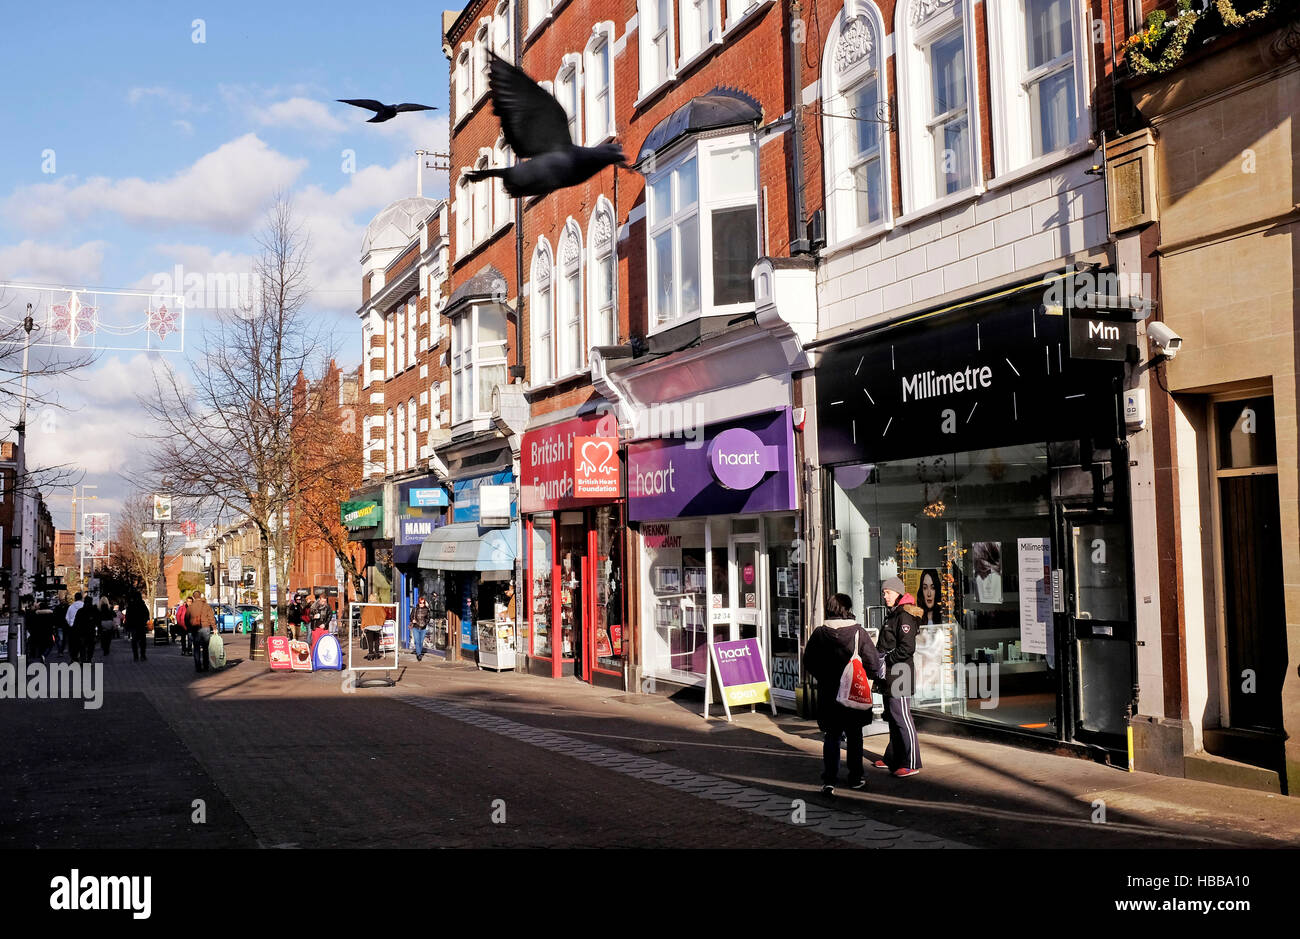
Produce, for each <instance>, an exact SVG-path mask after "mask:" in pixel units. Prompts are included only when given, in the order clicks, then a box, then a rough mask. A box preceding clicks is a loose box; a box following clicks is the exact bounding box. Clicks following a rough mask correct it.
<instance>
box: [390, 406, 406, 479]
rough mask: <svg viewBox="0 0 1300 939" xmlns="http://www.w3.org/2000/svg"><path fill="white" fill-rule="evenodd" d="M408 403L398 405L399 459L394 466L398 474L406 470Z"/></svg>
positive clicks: (397, 458) (395, 460)
mask: <svg viewBox="0 0 1300 939" xmlns="http://www.w3.org/2000/svg"><path fill="white" fill-rule="evenodd" d="M406 465H407V464H406V402H404V401H402V402H399V403H398V405H397V457H396V458H395V459H394V460H393V466H394V468H395V469H396V471H397V472H399V473H400V472H401V471H402V470H404V469H406Z"/></svg>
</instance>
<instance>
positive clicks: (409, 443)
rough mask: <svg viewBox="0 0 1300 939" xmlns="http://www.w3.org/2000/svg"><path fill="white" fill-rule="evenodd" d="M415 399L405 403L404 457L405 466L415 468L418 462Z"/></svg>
mask: <svg viewBox="0 0 1300 939" xmlns="http://www.w3.org/2000/svg"><path fill="white" fill-rule="evenodd" d="M415 415H416V410H415V398H411V400H410V401H407V402H406V457H407V460H409V462H408V463H407V466H417V465H419V462H420V450H419V444H418V442H417V441H418V437H417V430H418V428H417V427H416V417H415Z"/></svg>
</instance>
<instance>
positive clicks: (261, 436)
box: [141, 196, 325, 658]
mask: <svg viewBox="0 0 1300 939" xmlns="http://www.w3.org/2000/svg"><path fill="white" fill-rule="evenodd" d="M258 246H259V249H260V252H259V255H258V258H257V261H256V264H255V268H254V275H255V281H256V283H257V287H258V292H257V296H256V297H255V298H254V302H253V303H251V304H248V305H246V306H245V308H244V309H241V310H236V311H227V312H225V313H222V314H219V315H218V316H217V317H216V320H215V322H214V323H213V325H212V326H211V327H210V328H208V329H205V330H204V334H203V339H204V342H203V352H204V353H205V354H204V357H203V358H196V359H192V360H191V361H190V362H189V363H188V365H189V370H188V372H187V373H185V374H180V373H178V372H176V371H175V370H174V369H173V368H172V367H171V366H170V365H168V366H167V368H166V369H165V370H164V371H162V372H160V373H157V374H155V379H154V385H155V387H154V393H153V395H152V396H150V397H147V398H142V399H141V404H142V406H143V407H144V408H145V409H146V410H147V411H148V412H149V413H150V415H151V416H152V417H153V418H154V420H155V422H156V428H157V429H156V430H155V432H154V433H153V434H152V435H151V440H152V444H151V448H150V465H151V472H152V474H153V475H154V477H155V482H157V481H158V480H161V479H164V478H165V479H166V480H167V481H168V484H169V486H168V488H169V489H170V491H171V492H172V493H173V494H174V495H175V496H176V497H178V498H179V499H180V500H182V501H184V502H187V503H189V504H190V506H191V507H192V509H193V511H194V513H195V514H196V515H198V514H203V513H205V512H206V513H209V514H214V513H215V511H217V510H224V512H223V514H228V515H229V516H231V517H235V518H238V517H240V516H247V517H248V518H249V519H250V520H251V522H252V523H253V525H254V526H255V527H256V529H257V532H258V543H259V558H258V564H259V571H260V573H259V583H261V584H262V585H263V586H264V587H266V586H267V585H269V584H270V582H271V580H270V573H271V563H272V555H273V554H274V559H275V564H276V568H277V573H278V574H279V575H280V576H279V583H280V585H281V588H280V589H279V591H278V593H277V598H276V600H277V606H278V607H279V617H278V618H279V622H280V623H283V622H284V621H285V618H284V607H285V599H286V598H285V590H284V586H286V585H287V577H288V570H289V567H290V566H291V565H292V542H293V539H292V537H291V533H290V531H289V526H288V525H287V524H286V519H287V509H288V507H289V505H290V504H291V503H292V501H293V499H294V497H295V495H296V493H295V491H294V487H295V476H296V474H295V473H294V471H293V445H292V439H291V436H292V434H291V431H292V412H293V386H294V379H295V377H296V376H297V374H298V372H299V371H302V370H305V368H306V367H307V365H308V364H309V362H310V361H311V360H313V359H315V358H316V357H317V356H319V355H320V352H321V350H322V348H323V347H324V346H325V343H324V342H323V341H322V336H321V332H320V329H319V327H317V326H316V325H314V324H313V323H311V322H309V321H308V318H307V316H306V315H305V314H304V306H305V304H306V300H307V296H308V294H309V284H308V276H307V263H308V261H307V250H308V244H307V239H306V236H305V235H304V234H303V233H302V231H301V229H300V227H299V226H298V225H297V223H296V222H295V221H294V216H293V207H292V205H291V203H290V202H289V200H288V198H287V197H285V196H280V197H279V198H278V199H277V200H276V202H275V205H274V206H273V207H272V208H271V211H270V213H269V216H268V220H267V223H266V227H265V228H264V229H263V231H262V232H261V234H260V235H259V236H258ZM262 607H263V609H262V614H263V618H262V621H263V623H268V624H269V623H271V622H272V619H271V603H270V594H269V591H268V590H264V592H263V594H262ZM262 638H263V637H262V636H261V634H260V632H255V633H254V634H253V647H252V648H253V656H254V657H255V658H261V657H263V656H264V655H265V650H264V648H263V645H262Z"/></svg>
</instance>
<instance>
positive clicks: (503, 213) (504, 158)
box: [492, 136, 515, 229]
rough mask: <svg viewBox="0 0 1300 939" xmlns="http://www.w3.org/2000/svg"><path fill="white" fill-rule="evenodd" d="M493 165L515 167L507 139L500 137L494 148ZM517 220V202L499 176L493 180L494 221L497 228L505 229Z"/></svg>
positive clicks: (512, 153)
mask: <svg viewBox="0 0 1300 939" xmlns="http://www.w3.org/2000/svg"><path fill="white" fill-rule="evenodd" d="M492 161H493V164H494V165H496V166H500V167H505V166H514V165H515V154H514V151H513V150H511V149H510V148H509V147H508V146H506V138H505V137H504V136H501V137H498V138H497V142H496V145H495V146H494V147H493V148H492ZM514 220H515V200H514V199H511V198H510V194H509V193H508V192H506V186H505V183H504V182H502V180H501V177H500V176H497V177H494V178H493V179H492V221H493V224H494V225H495V227H496V228H498V229H500V228H504V227H505V226H506V225H509V224H510V223H511V222H513V221H514Z"/></svg>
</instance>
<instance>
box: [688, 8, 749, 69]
mask: <svg viewBox="0 0 1300 939" xmlns="http://www.w3.org/2000/svg"><path fill="white" fill-rule="evenodd" d="M736 2H739V3H743V2H745V0H736ZM677 4H678V6H677V17H678V21H679V22H680V23H681V44H682V64H681V65H680V66H679V69H680V68H685V67H686V66H687V65H689V64H690V63H691V62H694V61H695V60H696V59H698V58H699V57H700V56H702V55H704V54H705V53H706V52H708V51H709V50H710V49H712V48H713V47H714V46H716V45H721V44H722V9H721V4H720V3H719V0H677Z"/></svg>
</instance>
